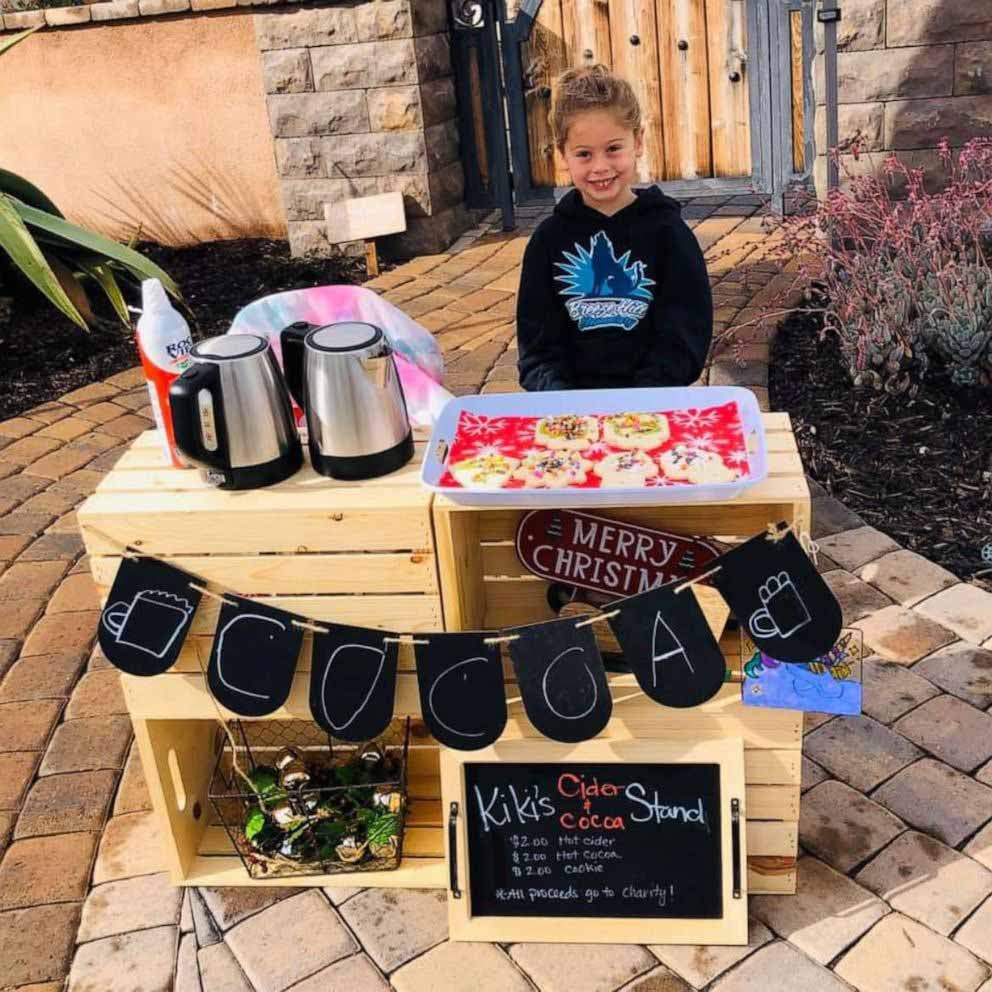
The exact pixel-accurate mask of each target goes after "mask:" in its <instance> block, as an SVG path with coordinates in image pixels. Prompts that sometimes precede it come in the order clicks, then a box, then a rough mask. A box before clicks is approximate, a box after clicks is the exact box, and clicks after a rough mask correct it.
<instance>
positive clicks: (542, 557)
mask: <svg viewBox="0 0 992 992" xmlns="http://www.w3.org/2000/svg"><path fill="white" fill-rule="evenodd" d="M719 553H720V552H719V550H718V549H717V547H716V545H714V544H711V543H710V542H709V541H703V540H700V539H699V538H696V537H682V536H680V535H678V534H669V533H667V532H666V531H663V530H653V529H652V528H650V527H641V526H639V525H638V524H631V523H626V522H623V521H619V520H611V519H610V518H609V517H600V516H597V515H595V514H592V513H580V512H578V511H577V510H559V509H551V510H532V511H531V512H530V513H528V514H526V515H525V516H524V517H523V519H522V520H521V521H520V525H519V527H518V528H517V557H518V558H519V559H520V561H521V562H522V563H523V565H524V567H526V568H527V570H528V571H530V572H533V573H534V574H535V575H537V576H539V577H540V578H542V579H548V580H549V581H553V582H566V583H568V584H569V585H573V586H581V587H582V588H583V589H594V590H596V591H597V592H605V593H608V594H609V595H611V596H632V595H634V594H636V593H639V592H644V591H646V590H647V589H653V588H655V587H656V586H662V585H666V584H667V583H669V582H671V581H673V580H675V579H689V578H692V577H693V576H696V575H700V574H702V572H704V571H705V570H706V568H707V566H708V565H709V563H710V562H711V561H713V560H714V559H715V558H716V557H717V555H719Z"/></svg>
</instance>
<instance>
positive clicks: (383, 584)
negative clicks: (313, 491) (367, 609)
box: [90, 549, 438, 596]
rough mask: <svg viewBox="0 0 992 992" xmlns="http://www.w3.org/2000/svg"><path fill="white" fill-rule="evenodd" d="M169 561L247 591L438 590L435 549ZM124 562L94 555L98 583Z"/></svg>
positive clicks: (198, 557)
mask: <svg viewBox="0 0 992 992" xmlns="http://www.w3.org/2000/svg"><path fill="white" fill-rule="evenodd" d="M164 560H165V561H167V562H168V563H169V564H170V565H174V566H175V567H176V568H181V569H184V570H185V571H187V572H192V573H193V574H194V575H197V576H199V577H200V578H201V579H205V580H206V581H207V582H215V583H217V584H218V585H221V586H224V587H226V588H227V589H230V590H232V591H233V592H237V593H238V594H240V595H242V596H257V595H260V594H262V593H269V594H271V595H282V596H288V595H300V596H303V595H307V594H312V593H313V591H314V590H315V589H319V590H320V593H321V595H323V594H332V595H333V594H341V593H364V592H370V593H405V592H407V593H410V592H423V593H436V592H437V591H438V584H437V569H436V568H435V565H434V553H433V551H431V550H430V549H426V550H423V551H420V552H409V553H401V554H391V553H388V552H385V553H378V554H375V553H373V554H348V553H341V554H336V555H335V554H313V555H179V556H176V557H166V558H165V559H164ZM120 563H121V559H120V558H104V557H94V558H92V559H91V560H90V568H91V570H92V573H93V580H94V582H96V584H97V585H98V586H102V587H105V588H108V589H109V587H110V586H111V585H112V584H113V581H114V577H115V576H116V575H117V569H118V568H119V567H120Z"/></svg>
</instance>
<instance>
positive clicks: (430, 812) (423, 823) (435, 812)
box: [406, 780, 776, 853]
mask: <svg viewBox="0 0 992 992" xmlns="http://www.w3.org/2000/svg"><path fill="white" fill-rule="evenodd" d="M440 786H441V783H440V780H438V789H439V790H440ZM438 796H439V798H437V799H411V800H410V802H409V804H408V806H407V810H406V826H407V827H408V828H410V827H441V826H443V825H444V820H443V819H442V817H441V799H440V791H439V792H438ZM769 853H776V852H769Z"/></svg>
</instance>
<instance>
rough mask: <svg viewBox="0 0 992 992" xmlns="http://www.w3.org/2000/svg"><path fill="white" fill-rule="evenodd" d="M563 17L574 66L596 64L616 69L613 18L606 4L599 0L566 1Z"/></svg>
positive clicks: (571, 62)
mask: <svg viewBox="0 0 992 992" xmlns="http://www.w3.org/2000/svg"><path fill="white" fill-rule="evenodd" d="M561 16H562V31H563V33H564V36H565V51H566V57H567V59H568V64H569V65H570V66H580V65H592V64H593V63H595V62H602V63H603V64H604V65H606V66H612V56H611V54H610V15H609V8H608V7H607V5H606V4H605V3H599V2H597V0H562V7H561ZM586 52H588V53H589V54H588V55H587V54H586Z"/></svg>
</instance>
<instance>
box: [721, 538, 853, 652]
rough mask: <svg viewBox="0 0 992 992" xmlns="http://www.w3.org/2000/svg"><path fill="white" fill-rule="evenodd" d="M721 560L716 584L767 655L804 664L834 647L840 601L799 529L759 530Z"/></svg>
mask: <svg viewBox="0 0 992 992" xmlns="http://www.w3.org/2000/svg"><path fill="white" fill-rule="evenodd" d="M719 564H720V571H719V572H717V573H716V575H715V576H714V577H713V584H714V585H715V586H716V587H717V588H718V589H719V590H720V593H721V595H722V596H723V598H724V599H725V600H726V601H727V603H728V604H729V605H730V608H731V609H732V610H733V611H734V614H735V616H736V617H737V619H738V620H739V621H740V623H741V626H742V627H744V628H745V629H746V630H747V632H748V633H749V634H750V635H751V637H752V639H753V640H754V643H755V644H756V645H757V646H758V647H759V648H760V649H761V650H762V651H764V652H765V654H767V655H770V656H771V657H772V658H774V659H775V660H776V661H785V662H793V663H802V662H809V661H815V660H816V659H817V658H819V657H820V656H821V655H824V654H826V653H827V652H828V651H829V650H830V649H831V648H832V647H833V646H834V644H835V643H836V641H837V638H838V637H839V636H840V630H841V610H840V604H839V603H838V602H837V599H836V597H835V596H834V594H833V593H832V592H831V591H830V587H829V586H828V585H827V584H826V582H824V581H823V578H822V577H821V576H820V574H819V573H818V572H817V570H816V568H815V566H814V565H813V563H812V562H811V561H810V560H809V558H808V557H807V556H806V552H805V551H803V548H802V545H801V544H800V543H799V542H798V541H797V540H796V538H795V536H794V535H793V534H791V533H788V534H786V535H785V536H784V537H780V538H778V539H772V538H771V537H769V536H768V535H767V534H759V535H758V536H757V537H752V538H751V540H750V541H745V542H744V544H742V545H740V546H739V547H737V548H734V549H733V550H732V551H728V552H727V553H726V554H725V555H722V556H721V558H720V560H719Z"/></svg>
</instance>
